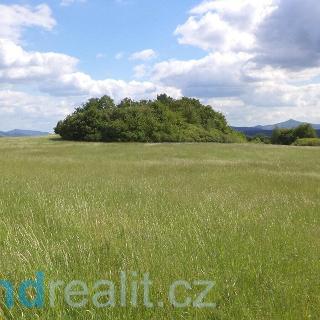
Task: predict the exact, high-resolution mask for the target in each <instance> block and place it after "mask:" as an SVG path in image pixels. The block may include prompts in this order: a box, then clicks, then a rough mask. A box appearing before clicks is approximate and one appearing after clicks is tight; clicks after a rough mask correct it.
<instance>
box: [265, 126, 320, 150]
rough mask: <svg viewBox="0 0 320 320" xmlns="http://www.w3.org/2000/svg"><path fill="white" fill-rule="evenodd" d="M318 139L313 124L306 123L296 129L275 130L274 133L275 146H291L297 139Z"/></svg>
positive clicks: (272, 139) (272, 138) (273, 141)
mask: <svg viewBox="0 0 320 320" xmlns="http://www.w3.org/2000/svg"><path fill="white" fill-rule="evenodd" d="M304 138H317V133H316V131H315V129H314V128H313V127H312V125H311V124H308V123H305V124H302V125H300V126H299V127H297V128H294V129H279V128H275V129H274V130H273V132H272V137H271V141H272V143H273V144H283V145H291V144H293V143H294V142H295V141H296V140H297V139H304Z"/></svg>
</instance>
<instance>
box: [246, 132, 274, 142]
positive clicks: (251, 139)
mask: <svg viewBox="0 0 320 320" xmlns="http://www.w3.org/2000/svg"><path fill="white" fill-rule="evenodd" d="M247 139H248V141H249V142H251V143H258V144H259V143H260V144H270V143H271V139H270V137H267V136H265V135H263V134H256V135H255V136H254V137H247Z"/></svg>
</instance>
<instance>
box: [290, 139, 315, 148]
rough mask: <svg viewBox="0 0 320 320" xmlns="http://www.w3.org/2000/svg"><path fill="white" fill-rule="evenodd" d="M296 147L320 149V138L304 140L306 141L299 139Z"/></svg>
mask: <svg viewBox="0 0 320 320" xmlns="http://www.w3.org/2000/svg"><path fill="white" fill-rule="evenodd" d="M294 145H295V146H300V147H305V146H310V147H320V139H319V138H304V139H297V141H296V142H295V143H294Z"/></svg>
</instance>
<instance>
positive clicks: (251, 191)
mask: <svg viewBox="0 0 320 320" xmlns="http://www.w3.org/2000/svg"><path fill="white" fill-rule="evenodd" d="M319 159H320V149H318V148H309V147H305V148H302V147H284V146H272V145H255V144H210V143H208V144H201V143H199V144H135V143H131V144H130V143H122V144H117V143H110V144H103V143H75V142H64V141H61V140H59V139H53V138H51V139H50V138H17V139H15V138H12V139H7V138H1V139H0V279H2V280H4V279H7V280H10V281H12V283H14V284H19V283H21V282H22V281H24V280H26V279H33V278H34V277H35V273H36V272H37V271H41V272H44V273H45V281H46V284H47V283H48V282H49V281H54V280H61V281H63V282H65V283H68V282H70V281H72V280H82V281H84V282H86V283H87V284H88V288H89V291H90V296H92V295H94V288H93V284H94V283H95V282H96V281H98V280H101V279H106V280H112V281H114V282H115V283H118V282H119V281H118V279H119V273H120V271H125V272H127V273H128V278H129V279H130V280H132V279H131V278H134V275H133V274H131V273H132V272H134V271H135V272H137V273H138V275H137V276H138V278H139V277H141V276H142V275H143V274H144V273H149V275H150V279H151V280H152V281H153V284H152V287H151V292H150V296H151V299H152V301H153V302H154V304H155V307H154V308H146V307H144V306H143V297H142V295H143V291H142V290H140V288H139V292H138V298H139V301H140V304H139V305H138V306H137V307H135V306H131V305H130V304H128V305H127V306H126V307H121V306H120V305H119V303H118V301H119V290H116V295H117V304H116V305H115V306H114V307H109V308H96V307H95V306H94V305H93V303H92V301H91V300H90V299H89V301H88V304H87V305H86V306H85V307H84V308H81V309H77V308H71V307H70V306H68V305H67V304H66V301H65V300H64V293H63V290H64V289H63V287H61V288H58V289H57V296H56V303H55V306H54V307H52V308H51V307H50V306H49V301H48V292H46V301H45V307H44V308H41V309H28V308H25V307H24V306H22V305H21V304H20V303H19V302H18V301H17V297H16V299H15V305H14V307H13V308H12V309H8V308H6V306H5V291H4V290H3V289H0V308H1V311H0V312H2V314H3V315H2V317H3V318H4V319H10V320H11V319H12V320H16V319H30V320H31V319H32V320H34V319H41V320H51V319H53V320H60V319H61V320H69V319H70V320H71V319H79V320H87V319H98V320H100V319H101V320H105V319H116V320H117V319H155V320H159V319H164V320H165V319H172V320H173V319H211V320H242V319H243V320H264V319H279V320H280V319H281V320H303V319H319V317H320V161H319ZM139 279H140V278H139ZM176 280H185V281H188V282H189V283H193V282H194V281H196V280H211V281H214V282H215V286H214V288H213V289H212V290H211V291H210V293H209V294H208V295H207V297H206V301H207V302H208V301H209V302H214V303H216V307H215V308H194V307H192V306H190V307H186V308H177V307H175V306H173V305H172V303H171V302H170V301H169V300H168V288H169V287H170V285H171V284H172V283H173V282H174V281H176ZM200 292H201V287H196V286H193V287H192V289H190V290H187V289H186V288H182V287H181V288H179V290H177V292H176V298H177V300H179V301H184V300H186V297H190V298H191V299H192V300H194V299H195V298H196V297H197V296H198V295H199V293H200ZM15 294H16V295H17V292H16V291H15ZM28 294H29V296H30V298H32V297H33V295H35V292H32V291H30V292H29V293H28ZM79 298H81V297H78V299H79ZM105 298H106V297H105ZM127 298H128V300H129V299H130V296H129V293H128V297H127ZM160 301H162V302H163V307H161V306H158V302H160ZM0 318H1V316H0Z"/></svg>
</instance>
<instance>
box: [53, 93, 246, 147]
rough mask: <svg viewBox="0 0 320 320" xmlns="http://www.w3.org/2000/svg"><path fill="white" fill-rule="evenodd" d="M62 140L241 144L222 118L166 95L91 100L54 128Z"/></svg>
mask: <svg viewBox="0 0 320 320" xmlns="http://www.w3.org/2000/svg"><path fill="white" fill-rule="evenodd" d="M54 130H55V133H56V134H59V135H60V136H61V137H62V138H63V139H65V140H78V141H105V142H112V141H126V142H130V141H135V142H244V141H246V139H245V136H244V135H243V134H241V133H238V132H236V131H234V130H232V129H231V128H230V127H229V126H228V124H227V121H226V119H225V117H224V116H223V115H222V114H221V113H219V112H216V111H214V110H213V109H212V108H211V107H210V106H205V105H202V104H201V103H200V101H199V100H196V99H191V98H186V97H184V98H181V99H178V100H177V99H173V98H171V97H169V96H167V95H166V94H162V95H159V96H158V97H157V99H155V100H141V101H133V100H131V99H128V98H126V99H124V100H122V101H121V102H120V103H119V104H117V105H116V104H115V102H114V101H113V100H112V99H111V98H110V97H108V96H103V97H102V98H99V99H90V100H89V101H88V102H87V103H85V104H84V105H82V106H81V107H79V108H77V109H76V110H75V111H74V112H73V113H72V114H71V115H69V116H67V117H66V119H64V120H63V121H59V122H58V124H57V126H56V128H55V129H54Z"/></svg>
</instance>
